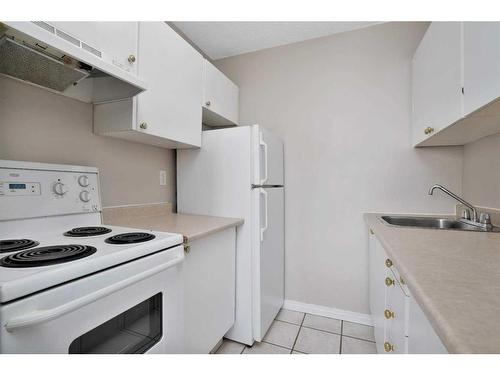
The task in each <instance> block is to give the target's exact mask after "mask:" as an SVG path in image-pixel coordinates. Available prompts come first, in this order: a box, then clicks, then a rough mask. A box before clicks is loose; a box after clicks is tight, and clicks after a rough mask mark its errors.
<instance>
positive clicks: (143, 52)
mask: <svg viewBox="0 0 500 375" xmlns="http://www.w3.org/2000/svg"><path fill="white" fill-rule="evenodd" d="M139 58H140V61H139V64H138V74H139V77H141V79H143V80H144V81H146V82H148V85H149V87H148V90H146V91H145V92H144V93H142V94H141V95H139V96H138V97H137V123H136V124H135V126H136V129H137V130H139V131H142V132H144V133H146V134H149V135H153V136H156V137H160V138H168V139H172V140H175V141H177V142H181V143H184V144H189V145H194V146H200V145H201V107H200V101H201V97H202V93H203V88H202V84H203V57H202V56H201V55H200V54H199V53H198V52H197V51H196V50H195V49H194V48H193V47H191V46H190V45H189V44H188V43H187V42H186V41H185V40H184V39H182V38H181V37H180V36H179V35H178V34H177V33H176V32H175V31H174V30H173V29H172V28H170V26H168V25H167V24H165V23H164V22H140V24H139ZM140 124H146V129H141V127H140Z"/></svg>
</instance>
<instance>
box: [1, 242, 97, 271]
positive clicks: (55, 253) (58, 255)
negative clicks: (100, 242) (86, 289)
mask: <svg viewBox="0 0 500 375" xmlns="http://www.w3.org/2000/svg"><path fill="white" fill-rule="evenodd" d="M96 251H97V249H96V248H95V247H93V246H84V245H56V246H43V247H37V248H35V249H30V250H24V251H20V252H18V253H15V254H11V255H8V256H6V257H5V258H2V259H0V265H1V266H3V267H11V268H21V267H40V266H50V265H53V264H59V263H66V262H71V261H73V260H77V259H80V258H85V257H88V256H89V255H92V254H94V253H95V252H96Z"/></svg>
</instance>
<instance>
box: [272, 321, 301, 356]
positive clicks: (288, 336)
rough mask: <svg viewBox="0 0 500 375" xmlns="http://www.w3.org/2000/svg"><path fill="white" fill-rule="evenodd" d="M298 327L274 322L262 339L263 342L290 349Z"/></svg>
mask: <svg viewBox="0 0 500 375" xmlns="http://www.w3.org/2000/svg"><path fill="white" fill-rule="evenodd" d="M299 329H300V326H297V325H295V324H290V323H285V322H280V321H279V320H275V321H274V322H273V324H272V325H271V328H269V331H267V334H266V336H265V337H264V340H263V341H265V342H268V343H271V344H276V345H279V346H284V347H285V348H290V349H292V347H293V343H294V342H295V338H296V337H297V334H298V333H299Z"/></svg>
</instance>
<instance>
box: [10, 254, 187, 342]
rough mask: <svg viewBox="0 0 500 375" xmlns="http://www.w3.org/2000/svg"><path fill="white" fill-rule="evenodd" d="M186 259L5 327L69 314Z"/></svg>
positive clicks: (24, 316)
mask: <svg viewBox="0 0 500 375" xmlns="http://www.w3.org/2000/svg"><path fill="white" fill-rule="evenodd" d="M183 260H184V254H182V255H181V256H177V257H175V258H174V259H172V260H171V261H169V262H166V263H163V264H160V265H159V266H156V267H154V268H151V269H149V270H147V271H144V272H142V273H139V274H137V275H134V276H132V277H130V278H128V279H126V280H122V281H119V282H117V283H115V284H112V285H110V286H108V287H106V288H103V289H100V290H98V291H96V292H94V293H89V294H87V295H85V296H83V297H80V298H77V299H75V300H73V301H71V302H68V303H65V304H63V305H60V306H57V307H54V308H52V309H48V310H35V311H33V312H31V313H28V314H26V315H22V316H19V317H16V318H12V319H10V320H9V321H8V322H7V323H6V324H5V329H6V330H7V331H8V332H12V331H15V330H17V329H19V328H25V327H30V326H34V325H36V324H40V323H45V322H48V321H50V320H53V319H56V318H59V317H60V316H63V315H65V314H68V313H70V312H72V311H75V310H77V309H79V308H80V307H83V306H85V305H88V304H89V303H91V302H94V301H96V300H98V299H100V298H103V297H106V296H108V295H110V294H112V293H114V292H117V291H119V290H121V289H123V288H126V287H127V286H129V285H132V284H134V283H137V282H138V281H141V280H144V279H146V278H148V277H150V276H153V275H155V274H157V273H159V272H162V271H164V270H166V269H167V268H171V267H173V266H175V265H177V264H179V263H181V262H182V261H183Z"/></svg>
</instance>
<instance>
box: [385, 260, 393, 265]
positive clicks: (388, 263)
mask: <svg viewBox="0 0 500 375" xmlns="http://www.w3.org/2000/svg"><path fill="white" fill-rule="evenodd" d="M385 265H386V267H392V260H390V259H389V258H387V259H386V260H385Z"/></svg>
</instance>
